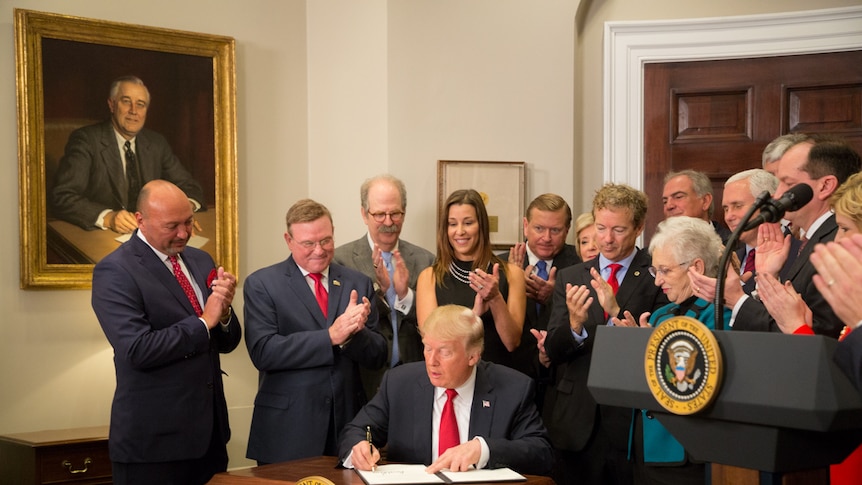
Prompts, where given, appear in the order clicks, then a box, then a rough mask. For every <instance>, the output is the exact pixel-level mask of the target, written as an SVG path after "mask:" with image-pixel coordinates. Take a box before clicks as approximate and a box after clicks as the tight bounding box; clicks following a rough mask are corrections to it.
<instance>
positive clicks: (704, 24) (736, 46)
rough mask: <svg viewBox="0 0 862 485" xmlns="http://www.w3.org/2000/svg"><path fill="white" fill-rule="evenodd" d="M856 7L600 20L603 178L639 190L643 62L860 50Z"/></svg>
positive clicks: (860, 19) (861, 14)
mask: <svg viewBox="0 0 862 485" xmlns="http://www.w3.org/2000/svg"><path fill="white" fill-rule="evenodd" d="M860 25H862V7H845V8H833V9H822V10H809V11H801V12H789V13H779V14H768V15H746V16H736V17H714V18H700V19H680V20H658V21H656V20H649V21H615V22H605V28H604V66H603V73H604V96H603V100H604V107H603V113H604V135H603V144H604V157H603V159H604V161H603V163H604V180H605V181H606V182H614V183H625V184H628V185H630V186H632V187H635V188H637V189H641V190H643V185H644V149H643V143H644V139H643V124H644V119H643V116H644V115H643V95H644V79H643V78H644V76H643V66H644V64H646V63H654V62H670V61H674V62H676V61H700V60H717V59H736V58H750V57H769V56H779V55H791V54H816V53H823V52H840V51H848V50H858V49H862V28H860Z"/></svg>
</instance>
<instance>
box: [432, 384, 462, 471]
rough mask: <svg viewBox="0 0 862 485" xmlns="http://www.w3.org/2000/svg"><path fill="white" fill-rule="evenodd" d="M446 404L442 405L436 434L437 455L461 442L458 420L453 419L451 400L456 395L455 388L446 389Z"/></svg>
mask: <svg viewBox="0 0 862 485" xmlns="http://www.w3.org/2000/svg"><path fill="white" fill-rule="evenodd" d="M446 396H447V397H448V398H449V399H447V400H446V404H445V405H444V406H443V414H442V415H440V433H439V434H438V441H439V443H438V447H437V450H438V452H437V455H438V456H439V455H442V454H443V452H444V451H446V450H448V449H449V448H452V447H453V446H458V445H459V444H461V437H460V435H459V434H458V420H456V419H455V406H454V405H453V404H452V401H453V400H454V399H455V397H456V396H458V391H456V390H455V389H446Z"/></svg>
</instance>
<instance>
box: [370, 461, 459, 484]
mask: <svg viewBox="0 0 862 485" xmlns="http://www.w3.org/2000/svg"><path fill="white" fill-rule="evenodd" d="M426 468H428V467H426V466H425V465H379V466H378V467H377V469H376V470H374V471H365V470H356V473H358V474H359V477H360V478H362V481H363V482H365V483H366V484H368V485H410V484H413V483H446V482H445V481H443V479H442V478H440V477H439V476H437V475H435V474H433V473H428V472H426V471H425V469H426Z"/></svg>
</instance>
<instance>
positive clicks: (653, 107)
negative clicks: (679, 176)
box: [644, 51, 862, 241]
mask: <svg viewBox="0 0 862 485" xmlns="http://www.w3.org/2000/svg"><path fill="white" fill-rule="evenodd" d="M644 91H645V92H644V187H645V191H646V193H647V195H648V196H649V200H650V210H649V211H648V213H647V226H646V230H645V235H646V239H647V241H649V238H650V237H651V236H652V234H653V233H654V232H655V226H656V225H657V224H658V222H659V221H661V220H662V219H663V218H664V215H663V213H662V210H661V192H662V188H663V180H664V176H665V175H666V174H667V173H668V172H670V171H679V170H684V169H693V170H699V171H702V172H705V173H706V174H707V175H708V176H709V177H710V179H711V180H712V182H713V187H714V188H715V206H716V211H715V217H714V218H715V219H716V220H718V221H720V222H722V221H723V217H722V214H721V196H722V188H723V186H724V181H725V180H726V179H727V177H729V176H730V175H733V174H734V173H736V172H740V171H742V170H746V169H749V168H755V167H760V166H761V153H762V151H763V148H764V147H765V146H766V145H767V144H768V143H769V142H770V141H772V140H773V139H774V138H775V137H777V136H779V135H782V134H785V133H789V132H791V131H806V132H817V133H835V134H838V135H841V136H843V137H845V138H847V139H848V141H850V143H851V144H853V145H854V146H855V147H856V149H857V150H859V151H862V51H849V52H835V53H828V54H809V55H798V56H777V57H764V58H751V59H726V60H719V61H695V62H669V63H656V64H647V65H646V66H645V68H644ZM743 99H744V100H743Z"/></svg>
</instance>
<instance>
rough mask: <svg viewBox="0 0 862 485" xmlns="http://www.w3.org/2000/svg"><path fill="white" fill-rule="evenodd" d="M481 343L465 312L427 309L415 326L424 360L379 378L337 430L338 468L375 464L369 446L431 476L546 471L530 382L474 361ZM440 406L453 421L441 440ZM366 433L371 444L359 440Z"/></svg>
mask: <svg viewBox="0 0 862 485" xmlns="http://www.w3.org/2000/svg"><path fill="white" fill-rule="evenodd" d="M483 342H484V327H483V326H482V320H481V319H479V317H477V316H476V315H475V314H473V312H472V310H470V309H469V308H466V307H462V306H458V305H444V306H441V307H438V308H436V309H435V310H434V311H433V312H431V315H429V317H428V319H427V320H426V321H425V324H424V325H423V326H422V343H423V345H424V349H425V350H424V354H425V362H413V363H409V364H404V365H402V366H399V367H395V368H393V369H390V370H389V372H387V373H386V375H384V377H383V383H382V384H381V386H380V390H379V391H378V393H377V394H376V395H375V396H374V398H373V399H372V400H371V401H370V402H369V403H368V404H367V405H366V406H365V407H363V408H362V410H361V411H360V412H359V414H357V416H356V418H355V419H354V420H353V421H351V422H350V423H349V424H348V425H347V427H346V428H345V429H344V437H343V438H342V440H341V445H340V447H339V456H340V457H341V459H342V462H343V463H344V465H345V466H348V467H355V468H357V469H360V470H370V469H371V468H372V467H373V466H374V465H375V464H376V463H377V462H378V461H379V460H380V453H379V451H378V450H377V448H376V447H378V446H387V450H388V451H387V459H388V460H389V461H392V462H406V463H424V464H426V465H430V467H429V468H428V471H429V472H431V473H434V472H437V471H440V470H442V469H449V470H452V471H465V470H467V469H469V468H470V467H472V466H475V467H476V468H501V467H509V468H512V469H513V470H515V471H518V472H521V473H530V474H537V475H542V474H546V473H548V472H549V471H550V469H551V465H552V464H553V460H554V456H553V450H552V449H551V444H550V442H549V441H548V437H547V431H546V430H545V427H544V425H542V419H541V418H540V417H539V412H538V410H537V409H536V405H535V402H534V398H533V392H534V387H533V382H532V380H531V379H530V378H529V377H527V376H525V375H523V374H521V373H520V372H518V371H515V370H513V369H510V368H508V367H505V366H502V365H497V364H492V363H490V362H484V361H482V360H480V357H481V355H482V347H483ZM450 393H451V394H453V397H451V398H450V397H449V394H450ZM447 408H449V411H450V412H451V413H450V414H449V415H450V416H452V420H453V421H455V422H456V423H457V425H454V429H453V428H451V427H449V428H448V430H449V431H450V432H451V433H452V434H451V435H450V436H449V440H448V441H449V442H448V443H447V439H446V436H447V425H446V424H444V423H445V422H446V420H447ZM450 425H451V421H450ZM369 430H370V433H371V438H372V439H371V441H372V443H373V446H370V444H369V443H368V441H366V438H367V434H366V433H367V432H368V431H369ZM444 443H445V444H444Z"/></svg>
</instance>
